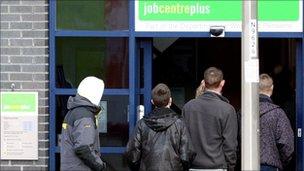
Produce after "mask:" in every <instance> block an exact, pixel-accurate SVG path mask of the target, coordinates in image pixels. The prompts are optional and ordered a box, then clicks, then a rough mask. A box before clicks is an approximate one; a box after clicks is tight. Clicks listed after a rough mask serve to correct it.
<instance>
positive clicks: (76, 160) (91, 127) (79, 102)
mask: <svg viewBox="0 0 304 171" xmlns="http://www.w3.org/2000/svg"><path fill="white" fill-rule="evenodd" d="M103 91H104V82H103V81H102V80H100V79H98V78H96V77H92V76H90V77H86V78H85V79H83V80H82V81H81V82H80V84H79V86H78V89H77V94H76V96H75V97H70V98H69V100H68V104H67V108H68V110H69V111H68V113H67V115H66V116H65V118H64V121H63V124H62V138H61V148H60V150H61V159H60V161H61V165H60V170H75V171H77V170H81V171H91V170H94V171H95V170H96V171H100V170H104V169H105V168H106V165H105V163H104V162H103V161H102V160H101V158H100V153H99V147H100V144H99V136H98V135H99V133H98V130H97V124H96V120H95V116H96V115H97V114H98V113H99V112H100V106H99V102H100V100H101V97H102V95H103Z"/></svg>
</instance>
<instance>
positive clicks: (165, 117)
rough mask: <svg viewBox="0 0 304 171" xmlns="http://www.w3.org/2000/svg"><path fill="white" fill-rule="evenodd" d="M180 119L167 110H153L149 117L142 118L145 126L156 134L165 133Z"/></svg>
mask: <svg viewBox="0 0 304 171" xmlns="http://www.w3.org/2000/svg"><path fill="white" fill-rule="evenodd" d="M178 118H180V116H179V115H178V114H176V113H175V112H174V111H173V110H171V109H169V108H155V109H154V110H153V111H152V112H151V113H150V114H149V116H145V117H144V118H143V120H144V122H145V123H146V125H147V126H148V127H149V128H151V129H152V130H154V131H156V132H161V131H165V130H166V129H168V128H169V127H170V126H171V125H172V124H174V122H176V120H177V119H178Z"/></svg>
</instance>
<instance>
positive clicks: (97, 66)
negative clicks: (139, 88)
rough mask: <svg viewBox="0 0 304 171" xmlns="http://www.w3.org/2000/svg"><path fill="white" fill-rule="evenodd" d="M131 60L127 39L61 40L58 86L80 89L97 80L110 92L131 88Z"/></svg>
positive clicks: (57, 67)
mask: <svg viewBox="0 0 304 171" xmlns="http://www.w3.org/2000/svg"><path fill="white" fill-rule="evenodd" d="M128 58H129V57H128V40H127V39H126V38H73V37H72V38H70V37H69V38H57V39H56V86H57V87H58V88H77V86H78V84H79V83H80V81H81V80H82V79H83V78H85V77H87V76H96V77H98V78H101V79H103V80H104V81H105V86H106V88H128V79H129V73H128V71H129V65H128Z"/></svg>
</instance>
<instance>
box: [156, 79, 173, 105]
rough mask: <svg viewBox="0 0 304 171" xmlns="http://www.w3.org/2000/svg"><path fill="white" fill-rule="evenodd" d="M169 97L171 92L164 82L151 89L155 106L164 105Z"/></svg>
mask: <svg viewBox="0 0 304 171" xmlns="http://www.w3.org/2000/svg"><path fill="white" fill-rule="evenodd" d="M170 98H171V92H170V89H169V87H168V86H167V85H166V84H163V83H160V84H157V85H156V86H155V87H154V88H153V90H152V100H153V103H154V105H155V106H156V107H165V106H167V105H168V103H169V101H170Z"/></svg>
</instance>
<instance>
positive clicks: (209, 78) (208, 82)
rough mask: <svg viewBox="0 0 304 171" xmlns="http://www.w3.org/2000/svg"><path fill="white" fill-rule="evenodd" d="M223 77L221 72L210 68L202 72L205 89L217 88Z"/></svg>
mask: <svg viewBox="0 0 304 171" xmlns="http://www.w3.org/2000/svg"><path fill="white" fill-rule="evenodd" d="M223 78H224V75H223V72H222V70H220V69H218V68H215V67H210V68H208V69H206V70H205V72H204V80H205V86H206V88H209V89H210V88H217V87H218V86H219V85H220V83H221V81H222V80H223Z"/></svg>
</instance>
